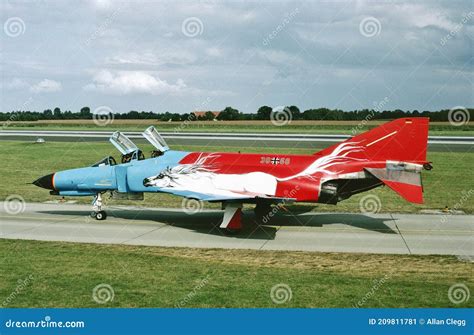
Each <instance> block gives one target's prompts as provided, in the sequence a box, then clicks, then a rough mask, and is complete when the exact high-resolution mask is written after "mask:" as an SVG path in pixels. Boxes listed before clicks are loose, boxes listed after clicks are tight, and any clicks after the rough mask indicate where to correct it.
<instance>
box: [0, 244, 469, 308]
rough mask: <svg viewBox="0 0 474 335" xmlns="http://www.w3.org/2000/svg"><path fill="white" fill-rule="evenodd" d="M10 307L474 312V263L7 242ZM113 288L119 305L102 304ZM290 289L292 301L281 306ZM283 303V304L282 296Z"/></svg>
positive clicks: (1, 292) (0, 285) (1, 251)
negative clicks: (103, 290)
mask: <svg viewBox="0 0 474 335" xmlns="http://www.w3.org/2000/svg"><path fill="white" fill-rule="evenodd" d="M0 255H1V258H2V271H1V272H0V278H1V280H0V299H1V301H3V307H104V306H105V307H176V306H179V307H354V306H357V307H471V308H472V307H474V299H470V300H468V301H466V302H464V303H462V304H458V305H455V304H453V303H451V302H450V300H449V298H448V289H449V287H450V286H451V285H453V284H457V283H458V284H459V283H462V284H465V285H467V286H468V288H469V289H470V291H471V292H473V290H474V280H473V277H472V273H473V264H472V263H467V262H461V261H459V260H457V259H456V258H455V257H450V256H401V255H397V256H392V255H365V254H337V253H327V254H323V253H304V252H274V251H246V250H239V251H237V250H211V249H202V250H199V249H186V248H159V247H135V246H117V245H92V244H69V243H58V242H38V241H19V240H0ZM99 284H108V285H110V286H111V287H112V289H113V292H114V299H113V300H112V301H109V302H107V303H106V304H100V305H99V304H98V303H96V302H95V301H94V299H93V297H92V295H93V289H94V287H96V286H97V285H99ZM278 284H285V285H288V287H289V289H288V288H286V292H289V290H291V295H292V298H291V300H288V301H286V302H284V303H282V304H276V303H274V302H273V301H272V299H271V296H270V291H271V289H272V287H274V286H275V285H278ZM277 301H278V300H277Z"/></svg>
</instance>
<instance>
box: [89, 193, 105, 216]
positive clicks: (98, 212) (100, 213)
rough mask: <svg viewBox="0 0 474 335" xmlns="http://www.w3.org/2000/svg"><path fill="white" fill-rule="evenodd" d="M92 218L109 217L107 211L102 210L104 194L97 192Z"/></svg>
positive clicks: (93, 203)
mask: <svg viewBox="0 0 474 335" xmlns="http://www.w3.org/2000/svg"><path fill="white" fill-rule="evenodd" d="M91 218H95V219H96V220H99V221H101V220H105V219H106V218H107V213H106V212H105V211H104V210H102V195H101V194H100V193H97V195H96V196H95V197H94V200H93V201H92V212H91Z"/></svg>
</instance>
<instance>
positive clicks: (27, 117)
mask: <svg viewBox="0 0 474 335" xmlns="http://www.w3.org/2000/svg"><path fill="white" fill-rule="evenodd" d="M272 110H273V109H272V107H269V106H262V107H260V108H259V109H258V110H257V112H256V113H242V112H240V111H239V110H237V109H235V108H232V107H226V108H224V109H223V110H222V111H220V114H219V115H218V116H217V117H215V115H214V113H212V112H211V111H208V112H206V113H204V114H203V115H199V116H197V115H196V114H194V113H184V114H179V113H170V112H164V113H155V112H151V111H150V112H145V111H141V112H138V111H133V110H132V111H129V112H127V113H114V118H115V119H147V120H157V121H170V120H171V121H199V120H214V119H217V120H269V119H270V118H271V115H272ZM467 111H468V113H469V114H470V116H473V115H472V114H473V109H467ZM280 112H281V113H286V114H287V115H291V118H292V119H293V120H372V119H373V120H383V119H397V118H400V117H419V116H423V117H429V118H430V119H431V121H449V120H448V114H449V110H448V109H443V110H439V111H422V112H420V111H418V110H413V111H408V110H407V111H403V110H400V109H396V110H383V111H378V110H373V109H361V110H353V111H343V110H340V109H329V108H316V109H307V110H305V111H303V112H302V111H300V109H299V108H298V107H297V106H288V107H285V108H284V109H282V110H280ZM200 114H202V113H200ZM92 117H93V111H91V109H90V108H89V107H83V108H81V110H80V111H79V112H72V111H70V110H66V111H61V109H60V108H59V107H56V108H54V109H53V110H51V109H46V110H44V111H43V112H36V111H12V112H9V113H0V121H7V120H9V121H38V120H88V119H92ZM470 119H471V120H472V119H473V118H470Z"/></svg>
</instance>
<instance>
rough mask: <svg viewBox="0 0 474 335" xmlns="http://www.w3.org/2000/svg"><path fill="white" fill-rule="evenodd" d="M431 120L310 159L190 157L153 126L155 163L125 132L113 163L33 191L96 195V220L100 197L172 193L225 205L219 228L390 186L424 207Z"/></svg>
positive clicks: (53, 178)
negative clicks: (246, 209) (246, 212)
mask: <svg viewBox="0 0 474 335" xmlns="http://www.w3.org/2000/svg"><path fill="white" fill-rule="evenodd" d="M428 125H429V119H428V118H402V119H397V120H394V121H391V122H388V123H385V124H383V125H381V126H379V127H376V128H374V129H372V130H369V131H367V132H365V133H362V134H360V135H356V136H354V137H352V138H350V139H348V140H346V141H344V142H341V143H338V144H335V145H332V146H330V147H328V148H326V149H324V150H321V151H319V152H316V153H314V154H312V155H295V154H268V153H262V154H254V153H252V154H249V153H240V152H237V153H226V152H187V151H175V150H170V148H169V146H168V145H167V144H166V142H165V140H164V139H163V137H162V136H161V135H160V134H159V133H158V132H157V130H156V129H155V128H154V127H153V126H151V127H149V128H148V129H146V130H145V131H144V132H143V136H144V137H145V138H146V139H147V140H148V141H149V142H150V143H151V144H152V145H153V146H154V147H155V149H156V150H154V151H153V152H152V154H151V157H150V158H145V156H144V154H143V152H142V151H141V150H140V149H139V148H138V147H137V146H136V145H135V144H134V143H133V142H132V141H131V140H130V139H129V138H128V137H127V136H125V135H124V134H123V133H120V132H115V133H114V134H113V135H112V137H111V138H110V141H111V143H112V144H113V145H114V146H115V147H116V148H117V149H118V150H119V151H120V152H121V154H122V158H121V163H120V164H117V163H116V161H115V159H114V158H113V157H111V156H109V157H105V158H104V159H102V160H101V161H99V162H97V163H96V164H93V165H92V166H88V167H82V168H77V169H72V170H65V171H59V172H55V173H51V174H48V175H46V176H43V177H41V178H39V179H37V180H35V181H34V182H33V184H35V185H37V186H39V187H43V188H45V189H49V190H51V191H50V194H51V195H58V196H63V197H65V196H93V199H94V200H93V203H92V206H93V211H92V213H91V216H92V217H94V218H95V219H97V220H105V219H106V217H107V214H106V212H105V211H104V209H103V199H102V196H103V195H104V194H105V193H111V194H112V195H113V197H114V198H118V199H132V200H140V199H143V193H145V192H150V193H168V194H172V195H175V196H179V197H183V198H188V199H194V200H193V201H199V202H205V201H208V202H214V203H215V202H217V203H221V204H222V208H223V210H224V215H223V219H222V223H221V224H220V228H222V229H224V230H226V231H228V232H237V231H239V230H240V229H241V228H242V222H241V216H242V205H243V204H245V203H250V204H255V213H256V216H257V218H262V217H263V216H265V215H268V214H269V213H270V211H272V209H273V208H275V207H272V206H275V205H276V206H279V205H281V204H289V203H294V202H308V203H324V204H334V205H336V204H337V203H338V202H340V201H342V200H345V199H347V198H349V197H351V196H352V195H354V194H357V193H361V192H365V191H369V190H371V189H374V188H376V187H379V186H383V185H386V186H387V187H389V188H390V189H392V190H393V191H395V192H396V193H398V194H399V195H400V196H401V197H403V198H404V199H405V200H407V201H409V202H412V203H422V202H423V186H422V181H421V171H422V170H423V169H425V170H431V168H432V165H431V163H430V162H428V161H427V160H426V149H427V139H428Z"/></svg>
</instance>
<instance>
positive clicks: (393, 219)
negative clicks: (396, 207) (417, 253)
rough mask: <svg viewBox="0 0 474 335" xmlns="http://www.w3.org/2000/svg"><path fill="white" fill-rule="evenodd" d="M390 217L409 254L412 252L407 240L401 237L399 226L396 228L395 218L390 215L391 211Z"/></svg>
mask: <svg viewBox="0 0 474 335" xmlns="http://www.w3.org/2000/svg"><path fill="white" fill-rule="evenodd" d="M390 217H391V218H392V221H393V223H394V224H395V227H396V228H397V230H398V234H399V235H400V237H401V238H402V240H403V243H405V246H406V247H407V250H408V253H409V254H410V255H411V254H412V253H411V250H410V247H409V246H408V244H407V241H406V240H405V237H403V234H402V232H401V231H400V228H398V225H397V221H396V220H395V218H394V217H393V215H392V214H391V213H390Z"/></svg>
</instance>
